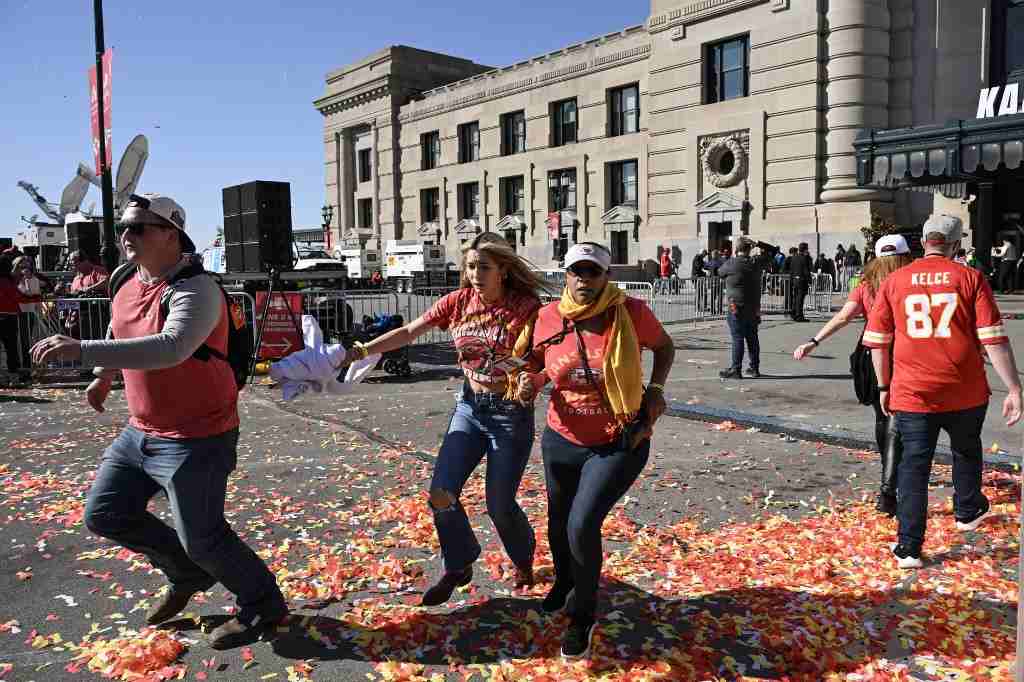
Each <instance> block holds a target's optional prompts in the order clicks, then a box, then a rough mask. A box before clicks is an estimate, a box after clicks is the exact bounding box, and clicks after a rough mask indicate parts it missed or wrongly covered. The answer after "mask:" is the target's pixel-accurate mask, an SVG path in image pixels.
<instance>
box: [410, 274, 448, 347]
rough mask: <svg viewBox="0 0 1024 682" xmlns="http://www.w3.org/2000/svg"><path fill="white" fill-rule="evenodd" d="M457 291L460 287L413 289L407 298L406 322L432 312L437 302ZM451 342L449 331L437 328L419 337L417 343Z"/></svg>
mask: <svg viewBox="0 0 1024 682" xmlns="http://www.w3.org/2000/svg"><path fill="white" fill-rule="evenodd" d="M456 289H458V287H423V288H420V289H413V290H412V292H410V293H409V295H408V296H407V298H406V304H405V310H406V312H405V320H406V322H412V321H413V320H415V319H416V318H417V317H419V316H420V315H422V314H423V313H425V312H427V311H428V310H430V308H431V306H433V305H434V304H435V303H437V301H438V300H440V299H441V298H442V297H443V296H446V295H447V294H450V293H451V292H453V291H455V290H456ZM450 340H451V336H450V335H449V334H448V332H447V331H444V330H441V329H437V328H436V327H435V328H431V329H430V331H428V332H427V333H426V334H424V335H423V336H421V337H419V338H418V339H417V340H416V343H417V344H428V343H445V342H447V341H450Z"/></svg>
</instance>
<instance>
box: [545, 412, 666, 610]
mask: <svg viewBox="0 0 1024 682" xmlns="http://www.w3.org/2000/svg"><path fill="white" fill-rule="evenodd" d="M541 449H542V451H543V453H544V477H545V479H546V480H547V489H548V542H549V543H550V544H551V558H552V559H553V561H554V564H555V582H556V584H558V585H562V586H565V587H569V586H572V587H573V588H574V590H575V593H574V598H573V603H572V615H574V616H580V617H583V618H593V617H594V613H595V612H596V611H597V586H598V583H599V581H600V579H601V563H602V561H603V558H604V555H603V552H602V549H601V526H602V525H603V524H604V520H605V518H606V517H607V516H608V514H609V512H611V510H612V508H613V507H614V506H615V503H616V502H618V501H619V499H620V498H621V497H622V496H623V495H625V494H626V491H627V490H629V488H630V486H632V485H633V482H634V481H636V479H637V477H638V476H639V475H640V472H641V471H643V468H644V465H645V464H647V458H648V457H649V455H650V452H651V442H650V441H649V440H648V441H644V442H643V443H642V444H641V445H640V446H639V447H638V448H637V449H636V450H634V451H633V452H625V451H624V450H619V449H617V448H616V447H615V446H614V445H605V446H597V447H586V446H583V445H576V444H575V443H573V442H571V441H568V440H566V439H565V438H563V437H562V436H561V435H559V434H558V433H557V432H555V431H553V430H552V429H551V428H547V429H545V430H544V435H543V437H542V439H541Z"/></svg>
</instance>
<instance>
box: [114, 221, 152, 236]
mask: <svg viewBox="0 0 1024 682" xmlns="http://www.w3.org/2000/svg"><path fill="white" fill-rule="evenodd" d="M145 231H146V223H118V224H117V235H118V237H120V236H121V235H123V234H124V233H125V232H130V233H131V234H134V235H135V236H138V235H140V234H142V233H143V232H145Z"/></svg>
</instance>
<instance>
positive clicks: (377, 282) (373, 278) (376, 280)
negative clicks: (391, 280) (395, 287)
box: [370, 270, 384, 287]
mask: <svg viewBox="0 0 1024 682" xmlns="http://www.w3.org/2000/svg"><path fill="white" fill-rule="evenodd" d="M370 284H372V285H373V286H375V287H382V286H384V277H383V276H382V275H381V274H380V270H374V271H373V274H372V275H370Z"/></svg>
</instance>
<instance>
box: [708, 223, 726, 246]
mask: <svg viewBox="0 0 1024 682" xmlns="http://www.w3.org/2000/svg"><path fill="white" fill-rule="evenodd" d="M730 237H732V221H731V220H726V221H724V222H718V223H715V222H712V223H708V253H711V252H712V251H724V250H726V249H728V250H729V251H730V252H731V251H732V240H731V239H730Z"/></svg>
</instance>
